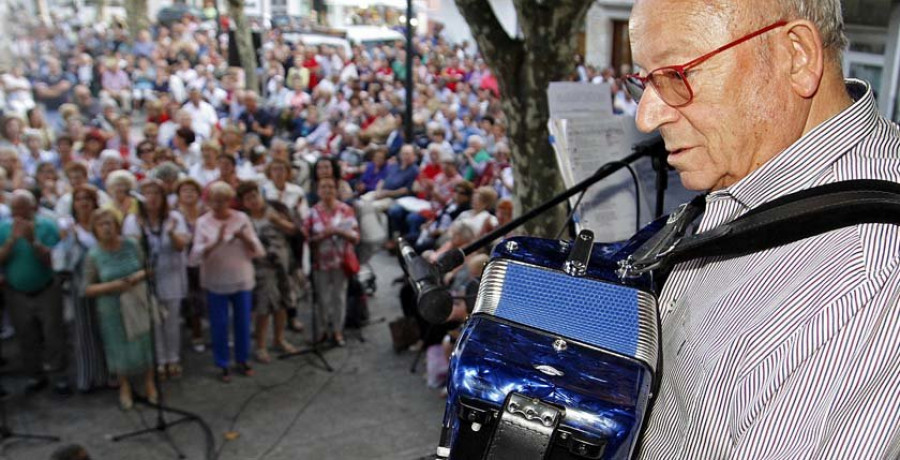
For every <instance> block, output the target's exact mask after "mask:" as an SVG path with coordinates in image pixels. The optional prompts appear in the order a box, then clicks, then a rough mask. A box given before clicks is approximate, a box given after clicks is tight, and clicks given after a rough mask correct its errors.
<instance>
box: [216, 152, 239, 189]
mask: <svg viewBox="0 0 900 460" xmlns="http://www.w3.org/2000/svg"><path fill="white" fill-rule="evenodd" d="M216 164H217V165H218V166H219V178H218V179H217V180H218V181H221V182H225V183H226V184H228V185H230V186H231V187H232V188H236V187H237V186H238V184H240V182H241V179H240V178H239V177H238V174H237V158H236V157H234V156H233V155H229V154H227V153H220V154H219V156H217V157H216Z"/></svg>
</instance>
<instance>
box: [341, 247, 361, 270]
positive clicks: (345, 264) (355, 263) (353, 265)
mask: <svg viewBox="0 0 900 460" xmlns="http://www.w3.org/2000/svg"><path fill="white" fill-rule="evenodd" d="M341 268H343V269H344V274H345V275H347V278H352V277H353V276H355V275H356V274H357V273H359V257H357V256H356V250H355V249H354V248H353V245H352V244H350V243H345V244H344V257H343V259H342V260H341Z"/></svg>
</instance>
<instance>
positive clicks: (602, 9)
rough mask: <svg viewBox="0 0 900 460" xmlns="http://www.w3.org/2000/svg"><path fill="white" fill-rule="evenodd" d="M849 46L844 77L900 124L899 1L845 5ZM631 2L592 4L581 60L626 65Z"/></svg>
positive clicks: (848, 0) (850, 0) (847, 0)
mask: <svg viewBox="0 0 900 460" xmlns="http://www.w3.org/2000/svg"><path fill="white" fill-rule="evenodd" d="M842 3H843V7H844V21H845V24H846V32H847V37H848V38H849V39H850V46H849V47H848V49H847V50H846V52H845V53H844V62H843V64H844V73H845V74H846V75H847V76H848V77H854V78H862V79H864V80H867V81H869V82H870V83H871V84H872V88H873V89H874V90H875V93H876V96H877V99H878V106H879V108H880V110H881V112H882V113H883V114H884V115H885V116H888V117H891V118H892V119H893V120H894V121H898V120H900V100H898V84H900V0H844V1H843V2H842ZM633 4H634V1H633V0H597V1H595V2H594V4H593V6H591V9H590V10H589V11H588V14H587V19H586V21H585V35H586V36H585V46H584V47H585V61H586V62H587V63H588V64H589V65H593V66H595V67H598V68H603V67H612V68H613V69H616V70H617V71H619V70H620V69H622V68H630V66H631V48H630V46H631V45H630V42H629V39H628V18H629V16H630V15H631V7H632V5H633Z"/></svg>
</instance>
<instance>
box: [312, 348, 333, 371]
mask: <svg viewBox="0 0 900 460" xmlns="http://www.w3.org/2000/svg"><path fill="white" fill-rule="evenodd" d="M314 354H315V355H316V356H317V357H318V358H319V361H322V366H324V367H325V370H326V371H328V372H334V368H333V367H331V364H328V361H327V360H326V359H325V356H324V355H322V352H320V351H319V350H318V349H316V350H315V352H314Z"/></svg>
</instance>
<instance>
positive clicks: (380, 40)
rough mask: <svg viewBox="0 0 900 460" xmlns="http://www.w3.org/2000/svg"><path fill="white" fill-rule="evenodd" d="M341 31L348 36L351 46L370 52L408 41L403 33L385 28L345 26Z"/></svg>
mask: <svg viewBox="0 0 900 460" xmlns="http://www.w3.org/2000/svg"><path fill="white" fill-rule="evenodd" d="M339 29H340V30H342V31H344V32H345V33H346V34H347V40H349V41H350V44H351V45H362V46H363V47H364V48H366V49H367V50H370V51H371V50H372V48H375V47H380V46H382V45H392V46H393V44H394V42H396V41H397V40H400V41H405V40H406V37H405V36H404V35H403V34H402V33H400V32H397V31H396V30H393V29H389V28H387V27H384V26H345V27H340V28H339Z"/></svg>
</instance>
